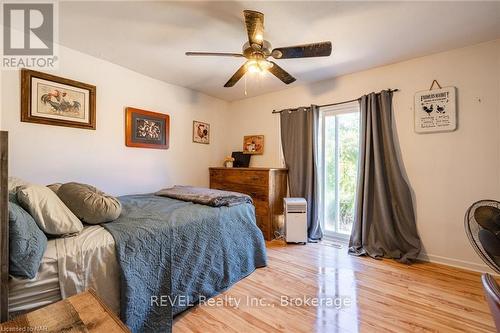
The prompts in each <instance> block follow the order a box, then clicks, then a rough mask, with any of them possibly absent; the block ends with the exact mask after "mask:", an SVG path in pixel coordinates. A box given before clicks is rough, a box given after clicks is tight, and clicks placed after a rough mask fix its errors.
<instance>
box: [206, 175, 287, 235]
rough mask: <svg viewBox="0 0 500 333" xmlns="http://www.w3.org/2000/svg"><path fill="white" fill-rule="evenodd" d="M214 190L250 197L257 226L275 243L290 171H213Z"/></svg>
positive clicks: (211, 181)
mask: <svg viewBox="0 0 500 333" xmlns="http://www.w3.org/2000/svg"><path fill="white" fill-rule="evenodd" d="M210 188H213V189H218V190H226V191H234V192H240V193H245V194H248V195H249V196H251V197H252V199H253V203H254V205H255V216H256V219H257V225H258V226H259V228H260V230H262V233H263V234H264V238H265V239H266V240H272V239H273V234H274V230H276V229H277V226H278V219H279V216H280V215H283V198H284V197H285V196H286V191H287V169H278V168H210Z"/></svg>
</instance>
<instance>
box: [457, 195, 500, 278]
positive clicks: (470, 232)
mask: <svg viewBox="0 0 500 333" xmlns="http://www.w3.org/2000/svg"><path fill="white" fill-rule="evenodd" d="M481 206H491V207H495V208H498V209H500V202H498V201H496V200H481V201H478V202H475V203H474V204H472V206H470V207H469V209H468V210H467V212H466V213H465V221H464V227H465V233H466V234H467V237H468V238H469V241H470V243H471V244H472V247H473V248H474V250H475V251H476V252H477V254H478V255H479V256H480V257H481V259H483V261H484V262H485V263H486V264H487V265H488V266H489V267H490V268H491V269H493V270H494V271H495V272H497V273H499V274H500V267H499V266H498V264H497V263H495V261H494V260H493V259H492V258H491V256H490V255H489V254H488V252H486V250H485V249H484V248H483V246H482V245H481V242H480V241H479V230H481V229H483V227H481V226H480V225H479V223H477V221H476V219H475V218H474V213H475V211H476V209H478V208H479V207H481Z"/></svg>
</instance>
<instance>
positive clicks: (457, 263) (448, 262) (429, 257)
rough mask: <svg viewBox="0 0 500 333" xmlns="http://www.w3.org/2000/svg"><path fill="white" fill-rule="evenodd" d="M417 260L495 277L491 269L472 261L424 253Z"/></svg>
mask: <svg viewBox="0 0 500 333" xmlns="http://www.w3.org/2000/svg"><path fill="white" fill-rule="evenodd" d="M418 260H420V261H425V262H431V263H436V264H441V265H445V266H452V267H457V268H462V269H466V270H470V271H474V272H480V273H490V274H494V275H497V273H495V272H494V271H493V270H491V268H489V267H488V266H487V265H485V264H478V263H475V262H472V261H466V260H460V259H453V258H448V257H442V256H437V255H434V254H427V253H424V252H420V254H419V255H418Z"/></svg>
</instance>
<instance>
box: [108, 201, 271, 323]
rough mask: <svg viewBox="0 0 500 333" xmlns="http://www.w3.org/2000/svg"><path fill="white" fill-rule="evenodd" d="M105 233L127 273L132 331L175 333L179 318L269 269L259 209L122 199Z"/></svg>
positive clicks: (124, 306)
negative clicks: (202, 300)
mask: <svg viewBox="0 0 500 333" xmlns="http://www.w3.org/2000/svg"><path fill="white" fill-rule="evenodd" d="M120 201H121V203H122V214H121V215H120V217H119V218H118V219H117V220H115V221H113V222H110V223H107V224H104V225H103V226H104V227H105V228H106V229H107V230H108V231H109V232H110V233H111V234H112V235H113V237H114V239H115V242H116V250H117V257H118V262H119V264H120V267H121V317H122V320H123V321H124V322H125V323H126V324H127V326H128V327H129V328H130V329H131V330H132V332H134V333H135V332H171V330H172V317H173V315H175V314H177V313H179V312H181V311H183V310H185V309H186V308H187V307H188V306H189V304H194V303H196V302H197V301H198V299H199V297H200V296H205V297H211V296H215V295H216V294H218V293H220V292H222V291H224V290H225V289H227V288H228V287H230V286H231V285H232V284H234V283H235V282H237V281H239V280H240V279H242V278H244V277H245V276H247V275H248V274H250V273H252V272H253V271H254V270H255V268H257V267H262V266H265V265H266V250H265V243H264V239H263V237H262V233H261V232H260V230H259V229H258V227H257V225H256V223H255V212H254V207H253V206H252V205H250V204H242V205H238V206H234V207H219V208H214V207H208V206H203V205H197V204H193V203H190V202H184V201H179V200H174V199H169V198H164V197H158V196H154V195H131V196H124V197H121V198H120Z"/></svg>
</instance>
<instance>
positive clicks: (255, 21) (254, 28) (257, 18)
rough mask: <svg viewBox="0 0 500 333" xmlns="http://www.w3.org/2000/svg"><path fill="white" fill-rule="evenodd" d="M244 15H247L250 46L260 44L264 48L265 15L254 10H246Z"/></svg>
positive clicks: (246, 21) (246, 22)
mask: <svg viewBox="0 0 500 333" xmlns="http://www.w3.org/2000/svg"><path fill="white" fill-rule="evenodd" d="M243 14H244V15H245V24H246V26H247V34H248V41H249V42H250V45H252V44H258V45H260V46H262V43H263V41H264V14H262V13H260V12H256V11H254V10H244V11H243Z"/></svg>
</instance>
